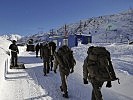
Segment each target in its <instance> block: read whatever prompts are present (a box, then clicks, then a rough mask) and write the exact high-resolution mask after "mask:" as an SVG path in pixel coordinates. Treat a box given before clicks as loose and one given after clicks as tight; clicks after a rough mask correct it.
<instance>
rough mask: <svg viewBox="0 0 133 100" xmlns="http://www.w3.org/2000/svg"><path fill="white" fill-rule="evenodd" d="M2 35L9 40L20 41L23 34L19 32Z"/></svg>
mask: <svg viewBox="0 0 133 100" xmlns="http://www.w3.org/2000/svg"><path fill="white" fill-rule="evenodd" d="M0 37H2V38H4V39H7V40H10V41H11V40H16V41H18V40H20V39H21V38H22V36H21V35H18V34H9V35H2V36H0Z"/></svg>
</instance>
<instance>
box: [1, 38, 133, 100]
mask: <svg viewBox="0 0 133 100" xmlns="http://www.w3.org/2000/svg"><path fill="white" fill-rule="evenodd" d="M1 41H3V42H4V44H3V45H1V44H0V68H1V70H0V100H65V98H63V97H62V93H61V91H60V89H59V86H60V76H59V72H58V71H57V73H56V74H55V73H54V72H53V71H50V73H49V74H48V75H47V76H43V70H42V69H43V63H42V60H41V59H40V58H36V57H35V53H34V52H26V51H25V47H19V50H20V54H19V62H23V63H24V64H25V67H26V69H9V63H10V56H8V55H7V54H6V52H5V50H6V51H7V50H8V46H9V44H10V42H8V41H6V40H3V39H0V42H1ZM91 45H94V46H95V45H98V46H105V47H106V48H107V49H108V50H109V51H110V53H111V56H112V61H113V65H114V68H115V71H116V74H117V77H119V78H120V83H121V84H118V82H117V81H115V82H112V85H113V87H112V88H106V87H105V84H106V83H105V84H104V85H103V88H102V94H103V98H104V100H133V84H132V83H133V60H132V59H133V45H127V44H102V43H101V44H88V45H82V44H81V45H79V46H78V47H74V48H72V49H73V51H74V57H75V59H76V62H77V64H76V66H75V70H74V73H72V74H70V76H69V77H68V92H69V97H70V98H69V100H91V91H92V86H91V84H90V83H89V84H88V85H84V84H83V75H82V74H83V72H82V65H83V60H84V59H85V57H86V56H87V53H86V52H87V48H88V47H89V46H91ZM2 48H3V49H2Z"/></svg>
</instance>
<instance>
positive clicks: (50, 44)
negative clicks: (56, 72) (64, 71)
mask: <svg viewBox="0 0 133 100" xmlns="http://www.w3.org/2000/svg"><path fill="white" fill-rule="evenodd" d="M48 44H49V48H50V59H49V60H50V67H51V68H50V70H51V71H52V68H53V60H54V53H55V50H56V44H55V43H54V42H52V41H51V42H49V43H48Z"/></svg>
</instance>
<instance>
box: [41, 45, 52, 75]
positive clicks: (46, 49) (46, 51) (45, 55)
mask: <svg viewBox="0 0 133 100" xmlns="http://www.w3.org/2000/svg"><path fill="white" fill-rule="evenodd" d="M41 55H42V58H43V65H44V68H43V72H44V76H45V75H46V74H47V73H49V69H50V67H49V57H50V50H49V46H48V44H47V43H44V45H43V46H42V47H41Z"/></svg>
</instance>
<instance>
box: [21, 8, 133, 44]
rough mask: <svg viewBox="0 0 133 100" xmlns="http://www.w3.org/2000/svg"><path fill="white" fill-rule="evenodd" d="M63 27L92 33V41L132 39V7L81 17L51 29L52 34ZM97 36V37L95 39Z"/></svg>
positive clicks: (36, 38)
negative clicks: (111, 13) (101, 14)
mask: <svg viewBox="0 0 133 100" xmlns="http://www.w3.org/2000/svg"><path fill="white" fill-rule="evenodd" d="M65 27H66V31H67V33H68V34H79V33H83V34H89V33H91V35H92V40H93V42H95V43H96V42H111V43H116V42H117V43H118V42H128V40H129V41H132V40H133V9H129V10H127V11H124V12H121V13H118V14H113V15H105V16H99V17H93V18H88V19H84V20H83V19H81V20H80V21H79V22H76V23H71V24H68V25H66V26H65V25H64V26H61V27H59V28H57V29H54V30H53V33H52V34H55V35H56V34H59V35H64V33H65ZM49 34H50V32H45V33H43V32H39V33H37V34H34V35H31V36H28V37H24V38H22V39H21V41H26V40H28V39H29V38H33V39H34V41H35V42H38V41H44V40H46V38H45V37H46V36H47V35H49ZM97 38H98V39H97Z"/></svg>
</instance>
